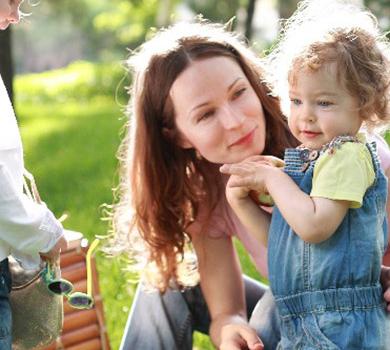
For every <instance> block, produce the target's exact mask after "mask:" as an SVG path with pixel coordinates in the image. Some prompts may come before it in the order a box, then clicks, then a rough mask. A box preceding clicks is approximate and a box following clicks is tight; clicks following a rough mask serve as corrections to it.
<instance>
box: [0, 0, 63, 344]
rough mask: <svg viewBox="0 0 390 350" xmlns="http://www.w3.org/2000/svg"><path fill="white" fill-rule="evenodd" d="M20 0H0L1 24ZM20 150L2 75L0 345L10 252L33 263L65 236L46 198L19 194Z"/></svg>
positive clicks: (6, 334)
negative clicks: (40, 199)
mask: <svg viewBox="0 0 390 350" xmlns="http://www.w3.org/2000/svg"><path fill="white" fill-rule="evenodd" d="M21 3H22V1H20V0H15V1H8V0H0V29H2V30H4V29H6V28H7V27H8V25H9V24H16V23H18V22H19V7H20V4H21ZM23 171H24V165H23V150H22V143H21V139H20V135H19V131H18V126H17V124H16V118H15V115H14V111H13V109H12V106H11V102H10V100H9V98H8V94H7V91H6V89H5V86H4V84H3V81H2V80H1V79H0V189H1V190H0V350H10V349H11V346H12V337H11V334H12V314H11V309H10V304H9V293H10V290H11V277H10V273H9V268H8V256H9V255H13V257H15V258H16V259H17V260H18V261H19V262H20V263H21V264H22V266H23V267H24V268H26V269H33V268H36V267H37V265H38V264H39V261H40V257H39V254H41V255H42V256H43V257H44V258H47V259H56V257H57V256H58V254H59V252H60V250H61V249H66V247H67V242H66V240H65V238H64V236H63V229H62V225H61V224H60V222H58V221H57V220H56V219H55V217H54V215H53V214H52V212H51V211H50V210H49V209H48V208H47V207H46V205H45V204H36V203H35V202H33V201H32V200H30V199H29V198H28V197H27V196H25V195H24V194H23Z"/></svg>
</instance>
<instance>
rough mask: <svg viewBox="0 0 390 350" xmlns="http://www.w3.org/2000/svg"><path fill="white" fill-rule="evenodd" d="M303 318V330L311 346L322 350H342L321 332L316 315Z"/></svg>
mask: <svg viewBox="0 0 390 350" xmlns="http://www.w3.org/2000/svg"><path fill="white" fill-rule="evenodd" d="M302 318H303V319H302V330H303V332H304V333H305V338H306V340H307V342H308V343H309V344H310V345H312V346H314V347H315V348H316V349H321V350H322V349H323V350H340V348H339V347H338V346H337V345H336V344H335V343H333V342H332V341H331V340H330V339H329V338H328V337H327V336H326V335H325V334H324V333H323V332H322V331H321V328H320V327H319V325H318V322H317V319H316V317H315V315H314V314H308V315H306V316H304V317H302Z"/></svg>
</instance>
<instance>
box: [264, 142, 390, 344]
mask: <svg viewBox="0 0 390 350" xmlns="http://www.w3.org/2000/svg"><path fill="white" fill-rule="evenodd" d="M367 147H368V149H369V150H370V153H371V156H372V160H373V164H374V169H375V174H376V179H375V182H374V184H373V185H372V186H371V187H369V188H368V189H367V192H366V194H365V196H364V199H363V205H362V207H361V208H358V209H349V210H348V212H347V214H346V216H345V218H344V219H343V221H342V223H341V224H340V226H339V227H338V229H337V230H336V232H335V233H334V234H333V235H332V236H331V237H330V238H329V239H327V240H326V241H324V242H321V243H318V244H310V243H306V242H304V241H303V240H302V239H301V238H300V237H299V236H298V235H297V234H295V233H294V232H293V231H292V229H291V228H290V227H289V225H288V224H287V222H286V221H285V220H284V218H283V217H282V216H281V214H280V211H279V210H278V208H277V207H275V208H274V211H273V214H272V222H271V227H270V232H269V239H268V265H269V278H270V284H271V289H272V292H273V294H274V297H275V300H276V305H277V309H278V312H279V316H280V319H281V333H282V337H281V341H280V343H279V345H278V349H294V350H297V349H313V350H314V349H315V350H319V349H332V350H333V349H390V347H386V345H385V338H386V337H387V335H386V330H385V327H386V312H385V304H384V300H383V296H382V288H381V285H380V283H379V278H380V270H381V260H382V256H383V252H384V248H385V246H386V244H387V222H386V213H385V210H386V197H387V180H386V178H385V176H384V175H383V173H382V171H381V168H380V165H379V161H378V157H377V155H376V148H375V144H367ZM302 152H303V150H301V149H287V150H286V152H285V164H286V165H285V172H286V173H287V174H288V175H289V176H290V177H291V178H292V179H293V180H294V181H295V182H296V184H297V185H298V186H299V187H300V189H301V190H303V191H304V192H305V193H308V194H310V191H311V188H312V177H313V168H314V164H315V162H316V160H312V161H309V162H308V163H307V164H306V165H307V169H306V170H305V169H304V161H303V160H301V158H302V157H301V153H302ZM336 152H337V150H336Z"/></svg>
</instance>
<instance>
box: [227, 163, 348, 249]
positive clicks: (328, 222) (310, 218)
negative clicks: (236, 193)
mask: <svg viewBox="0 0 390 350" xmlns="http://www.w3.org/2000/svg"><path fill="white" fill-rule="evenodd" d="M221 172H223V173H227V174H231V175H233V176H232V177H231V178H230V180H229V183H228V185H229V186H230V187H239V188H240V187H244V188H250V189H253V190H256V191H259V192H264V191H265V190H266V191H268V192H269V194H270V195H271V196H272V198H273V200H274V202H275V203H276V205H277V206H278V208H279V210H280V211H281V214H282V215H283V217H284V218H285V220H286V221H287V222H288V224H289V225H290V226H291V228H292V229H293V230H294V231H295V232H296V233H297V234H298V235H299V236H300V237H301V238H302V239H303V240H305V241H306V242H309V243H319V242H322V241H324V240H326V239H327V238H329V237H330V236H331V235H332V234H333V233H334V232H335V231H336V229H337V227H338V226H339V225H340V223H341V221H342V219H343V218H344V216H345V214H346V212H347V210H348V208H349V202H348V201H336V200H329V199H325V198H316V197H314V198H312V197H310V196H309V195H308V194H306V193H304V192H302V191H301V190H300V189H299V187H298V186H297V185H296V184H295V183H294V181H293V180H292V179H291V178H290V177H289V176H288V175H287V174H285V173H284V172H283V171H282V170H281V169H279V168H275V167H273V166H269V165H267V164H264V163H255V162H250V161H244V162H242V163H239V164H225V165H224V166H223V167H222V168H221ZM231 205H232V204H231ZM232 206H233V205H232ZM246 206H247V207H245V208H244V205H241V209H240V208H236V207H239V205H236V206H235V207H234V208H233V209H234V210H235V211H236V212H237V209H238V210H240V213H237V215H239V218H240V219H242V218H244V219H246V220H247V221H248V223H247V224H245V225H246V226H248V225H250V221H251V220H252V225H253V223H254V220H255V218H251V220H250V218H249V217H252V216H255V213H256V212H255V211H254V209H250V208H251V206H250V204H249V203H248V204H246ZM245 210H246V213H247V215H246V216H247V217H245ZM257 210H258V211H261V209H259V208H257ZM257 220H260V219H259V218H258V219H257ZM267 227H268V226H267ZM263 228H265V226H263ZM251 232H253V229H252V230H251Z"/></svg>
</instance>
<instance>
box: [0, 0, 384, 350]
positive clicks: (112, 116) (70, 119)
mask: <svg viewBox="0 0 390 350" xmlns="http://www.w3.org/2000/svg"><path fill="white" fill-rule="evenodd" d="M358 2H359V1H358ZM296 3H297V1H295V0H284V1H283V0H279V1H277V0H257V1H256V0H224V1H219V0H182V1H180V0H161V1H157V0H143V1H142V0H30V1H28V0H25V3H24V5H23V11H24V13H25V14H26V15H25V16H24V18H23V20H22V23H21V24H20V25H19V26H16V27H13V28H11V29H10V30H7V31H5V32H2V33H0V73H1V75H2V77H3V80H4V81H5V83H6V85H7V88H8V90H9V93H10V95H11V96H12V98H13V101H14V105H15V109H16V114H17V117H18V120H19V124H20V126H21V131H22V137H23V142H24V147H25V157H26V164H27V167H28V168H29V169H30V171H32V172H33V173H34V174H35V176H36V179H37V182H38V185H39V187H40V190H41V194H42V197H43V198H44V199H45V201H46V202H47V203H48V205H49V207H50V208H52V209H53V211H54V212H55V214H56V215H57V216H60V215H61V214H63V213H65V212H66V213H68V215H69V218H68V219H67V221H65V226H66V227H67V228H69V229H72V230H76V231H80V232H82V233H83V234H84V235H85V236H86V237H88V238H90V239H91V238H93V236H94V235H106V234H107V230H108V225H107V222H106V221H103V220H102V217H104V216H105V213H104V212H105V209H104V208H105V207H104V206H103V205H104V204H108V205H109V204H111V203H112V202H113V196H112V189H113V188H114V187H115V186H116V184H117V161H116V158H115V153H116V150H117V147H118V145H119V143H120V138H121V130H122V126H123V124H124V122H125V120H124V119H123V108H124V105H125V104H126V101H127V94H126V90H125V87H126V86H128V85H129V83H130V81H131V77H128V76H127V74H126V71H125V69H124V68H123V62H124V60H125V59H126V57H127V56H128V55H129V50H131V49H134V48H136V47H137V46H138V45H139V44H141V43H142V42H143V41H144V40H145V38H147V37H148V36H150V35H152V34H153V31H155V30H156V28H159V27H161V26H166V25H169V24H171V23H174V22H177V21H180V20H191V19H193V18H194V17H195V16H197V15H199V14H202V16H203V17H204V18H207V19H210V20H212V21H215V22H219V23H226V22H228V21H229V20H232V24H233V29H234V30H237V31H239V32H240V33H242V34H244V35H245V36H246V37H247V38H248V39H249V40H250V42H251V44H252V45H253V46H254V48H255V50H256V51H257V52H258V54H259V55H262V54H263V52H264V50H265V49H267V48H268V47H269V46H270V45H271V44H272V42H273V41H274V40H275V39H276V36H277V33H278V29H279V25H278V21H279V19H280V18H287V17H289V16H290V15H291V13H292V12H293V11H294V9H295V8H296ZM364 4H365V5H366V6H368V7H369V8H370V9H371V10H372V11H373V12H374V13H375V14H376V15H377V16H378V18H379V22H380V25H381V27H382V29H383V30H384V31H386V30H388V29H389V28H390V22H389V18H390V1H388V0H382V1H374V0H370V1H365V2H364ZM236 246H237V249H239V251H240V257H241V262H242V265H243V269H244V271H245V272H246V273H248V274H249V275H251V276H254V277H256V278H260V277H259V276H258V275H257V273H256V272H255V269H254V268H253V266H252V264H251V262H250V261H249V258H248V256H247V255H246V254H245V253H244V251H243V248H242V247H241V246H240V244H239V243H237V242H236ZM125 266H126V261H125V260H123V259H122V260H119V259H116V260H112V259H107V258H105V257H104V256H103V255H102V254H98V269H99V274H100V276H99V281H100V286H101V291H102V295H103V303H104V309H105V317H106V324H107V329H108V334H109V338H110V343H111V347H112V349H118V347H119V343H120V339H121V335H122V333H123V328H124V325H125V321H126V317H127V314H128V311H129V309H130V306H131V301H132V297H133V293H134V288H135V284H133V283H131V280H132V276H130V275H129V274H126V273H124V272H123V268H124V267H125ZM194 348H196V349H212V346H211V343H210V342H209V340H208V339H207V338H206V337H204V336H201V335H200V334H196V337H195V345H194Z"/></svg>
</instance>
